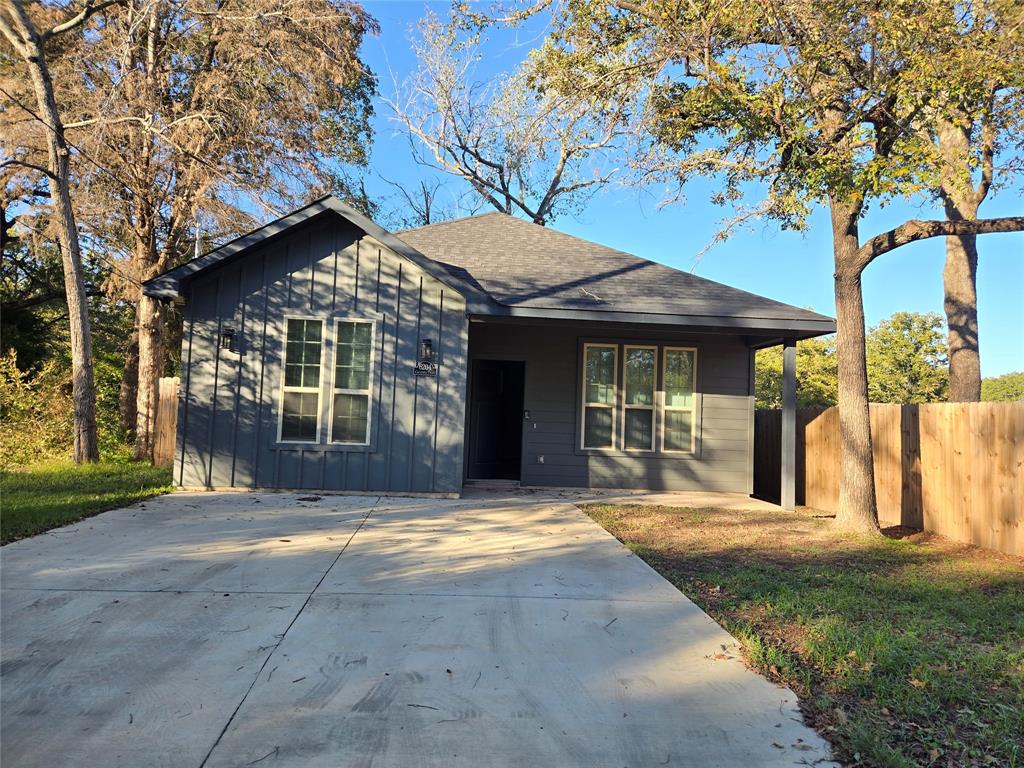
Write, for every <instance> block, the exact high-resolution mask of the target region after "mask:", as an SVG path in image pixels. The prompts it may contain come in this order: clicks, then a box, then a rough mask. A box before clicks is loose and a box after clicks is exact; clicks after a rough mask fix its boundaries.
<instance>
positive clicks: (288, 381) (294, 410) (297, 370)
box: [280, 318, 323, 443]
mask: <svg viewBox="0 0 1024 768" xmlns="http://www.w3.org/2000/svg"><path fill="white" fill-rule="evenodd" d="M322 350H323V321H322V320H310V319H305V318H289V319H288V321H287V329H286V332H285V347H284V386H283V388H282V392H281V424H280V439H281V440H282V441H285V442H303V443H307V442H308V443H315V442H317V441H318V440H319V437H320V360H321V357H322Z"/></svg>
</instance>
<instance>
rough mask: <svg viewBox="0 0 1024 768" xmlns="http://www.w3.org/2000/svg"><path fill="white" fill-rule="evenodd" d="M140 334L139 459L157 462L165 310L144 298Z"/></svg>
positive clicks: (137, 406)
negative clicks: (155, 454)
mask: <svg viewBox="0 0 1024 768" xmlns="http://www.w3.org/2000/svg"><path fill="white" fill-rule="evenodd" d="M137 321H138V332H139V389H138V395H137V399H136V401H135V402H136V408H137V418H136V432H135V458H137V459H148V460H150V461H152V459H153V442H154V440H155V430H156V401H157V386H158V382H159V381H160V377H161V376H163V373H164V308H163V305H162V304H161V303H160V302H159V301H158V300H157V299H154V298H151V297H149V296H142V297H140V299H139V304H138V309H137Z"/></svg>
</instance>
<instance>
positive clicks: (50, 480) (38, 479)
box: [0, 458, 174, 543]
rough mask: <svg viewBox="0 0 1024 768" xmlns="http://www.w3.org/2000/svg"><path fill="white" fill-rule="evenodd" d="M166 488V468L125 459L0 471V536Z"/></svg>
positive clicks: (29, 531)
mask: <svg viewBox="0 0 1024 768" xmlns="http://www.w3.org/2000/svg"><path fill="white" fill-rule="evenodd" d="M172 490H174V489H173V488H172V487H171V470H170V469H159V468H156V467H153V466H151V465H150V464H148V463H145V462H134V461H129V460H127V459H125V458H118V459H113V460H112V459H106V460H104V461H102V462H100V463H99V464H82V465H76V464H74V463H72V462H71V461H69V460H67V459H62V460H53V461H45V462H39V463H36V464H34V465H33V466H32V467H31V468H28V469H22V470H16V471H10V470H0V494H2V495H3V505H4V513H3V516H2V517H0V540H2V541H3V542H4V543H7V542H9V541H13V540H14V539H20V538H23V537H25V536H32V535H35V534H37V533H42V532H43V531H47V530H49V529H51V528H56V527H58V526H61V525H67V524H68V523H73V522H75V521H76V520H81V519H82V518H84V517H89V516H90V515H95V514H97V513H99V512H103V511H105V510H108V509H116V508H118V507H123V506H125V505H127V504H133V503H134V502H136V501H140V500H142V499H146V498H149V497H150V496H155V495H157V494H160V493H167V492H168V491H172Z"/></svg>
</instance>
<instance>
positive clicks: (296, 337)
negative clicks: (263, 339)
mask: <svg viewBox="0 0 1024 768" xmlns="http://www.w3.org/2000/svg"><path fill="white" fill-rule="evenodd" d="M320 327H321V323H320V321H319V320H289V321H288V341H290V342H292V341H299V342H302V341H305V342H309V343H310V344H316V345H317V346H320Z"/></svg>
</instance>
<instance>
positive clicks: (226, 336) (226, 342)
mask: <svg viewBox="0 0 1024 768" xmlns="http://www.w3.org/2000/svg"><path fill="white" fill-rule="evenodd" d="M220 348H221V349H226V350H228V352H237V351H238V348H237V346H236V345H235V329H234V328H223V329H221V332H220Z"/></svg>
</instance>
